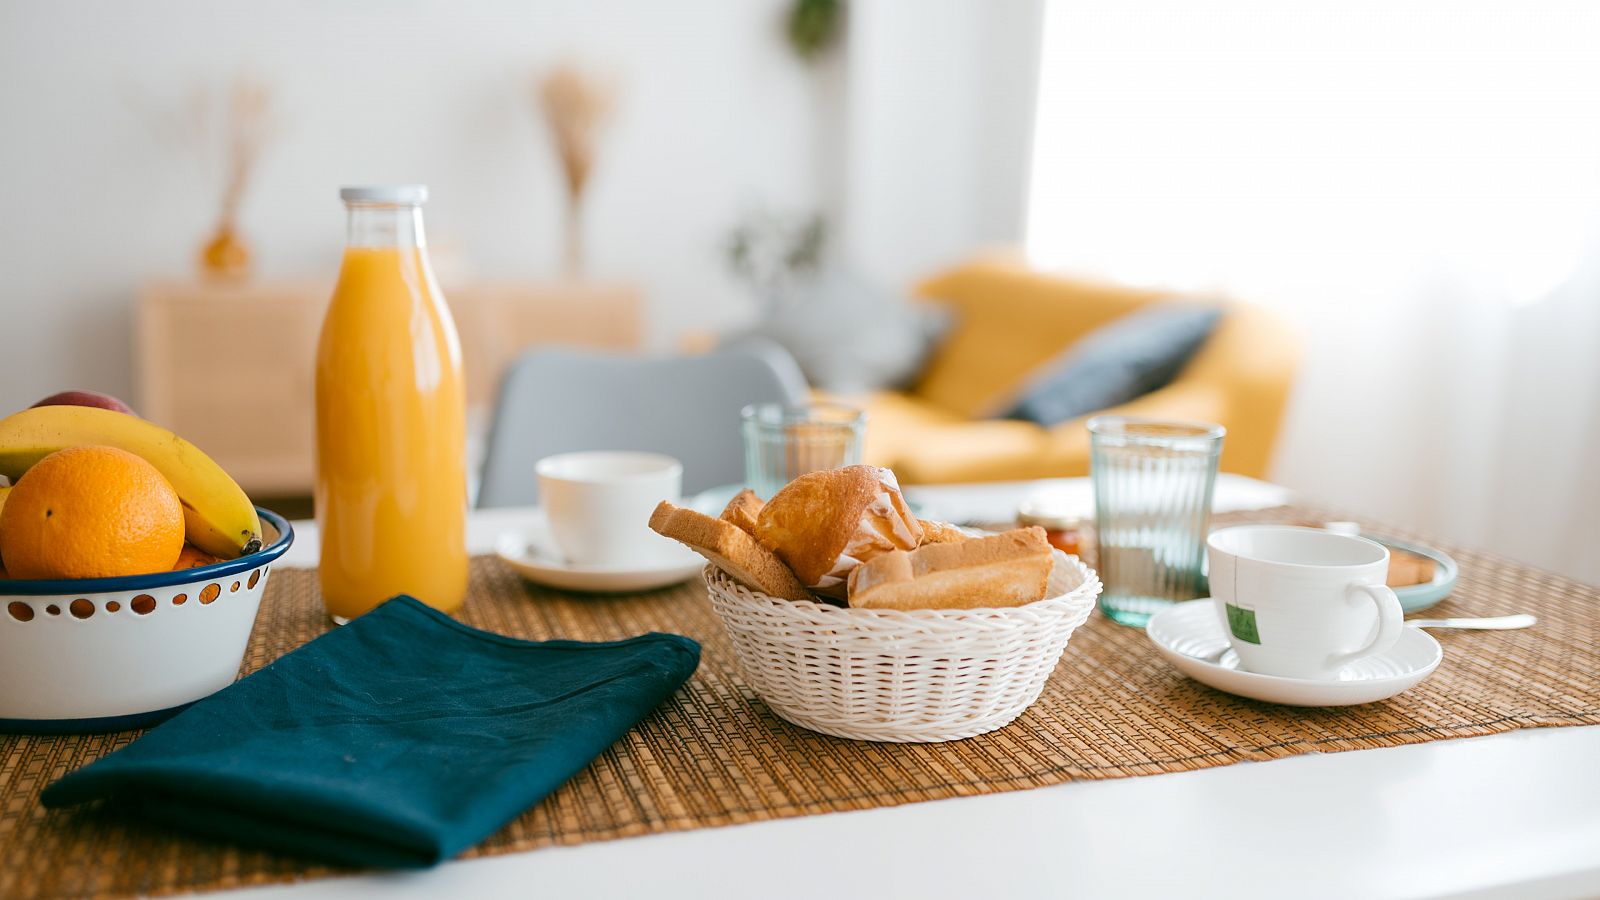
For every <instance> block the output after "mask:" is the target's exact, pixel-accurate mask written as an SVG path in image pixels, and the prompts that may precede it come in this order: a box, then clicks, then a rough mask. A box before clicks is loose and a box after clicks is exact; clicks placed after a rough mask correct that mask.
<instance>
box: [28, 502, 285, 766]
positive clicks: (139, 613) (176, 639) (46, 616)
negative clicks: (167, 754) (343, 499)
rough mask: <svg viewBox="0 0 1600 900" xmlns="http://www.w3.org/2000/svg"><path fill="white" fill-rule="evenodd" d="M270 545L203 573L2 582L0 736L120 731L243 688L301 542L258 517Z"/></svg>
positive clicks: (269, 516) (276, 521)
mask: <svg viewBox="0 0 1600 900" xmlns="http://www.w3.org/2000/svg"><path fill="white" fill-rule="evenodd" d="M256 512H257V513H258V514H259V515H260V516H261V527H262V531H263V532H264V535H263V537H264V540H265V544H266V546H265V547H264V548H263V549H261V550H260V551H258V552H255V553H252V554H250V555H248V556H242V557H240V558H238V559H233V560H228V561H226V562H219V563H212V564H211V565H209V566H201V567H199V568H195V569H183V570H180V571H176V572H157V573H155V574H152V575H132V576H128V577H125V578H93V579H82V580H76V581H25V580H0V731H6V732H29V733H35V734H41V733H61V732H84V731H120V730H122V729H126V728H138V727H142V726H145V725H149V724H152V723H154V722H158V721H160V720H162V719H165V718H167V717H168V716H171V715H173V714H174V713H176V712H178V711H179V710H180V709H182V708H183V707H184V706H187V705H188V704H190V703H193V702H194V701H196V700H199V699H200V698H202V697H205V696H207V695H209V694H213V693H216V692H217V691H219V690H221V689H223V688H225V687H227V686H228V685H230V684H232V683H233V680H234V678H235V677H236V676H237V675H238V674H239V663H240V661H241V660H243V659H244V650H245V644H246V643H247V642H248V641H249V640H250V629H251V627H252V626H254V624H255V621H256V610H257V609H258V608H259V607H260V606H261V595H262V593H263V592H264V591H265V590H266V587H267V575H268V573H269V571H270V569H271V564H272V563H273V562H274V561H276V560H277V559H278V557H280V556H282V555H283V554H284V551H286V550H288V549H289V545H290V544H291V543H293V542H294V530H293V529H292V528H290V527H289V523H288V522H287V521H285V520H284V518H283V517H282V516H280V515H278V514H276V513H272V512H268V511H267V510H264V509H260V508H257V510H256Z"/></svg>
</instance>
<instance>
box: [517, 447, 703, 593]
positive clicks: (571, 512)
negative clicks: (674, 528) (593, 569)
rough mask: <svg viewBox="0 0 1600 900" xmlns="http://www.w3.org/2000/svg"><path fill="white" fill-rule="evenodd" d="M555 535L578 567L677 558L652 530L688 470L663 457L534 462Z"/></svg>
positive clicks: (565, 457)
mask: <svg viewBox="0 0 1600 900" xmlns="http://www.w3.org/2000/svg"><path fill="white" fill-rule="evenodd" d="M534 472H535V473H536V474H537V475H538V476H539V499H540V502H541V503H542V504H543V506H544V511H545V515H546V517H547V518H548V519H549V521H550V533H551V534H552V535H553V536H554V537H555V541H556V545H557V546H558V547H560V548H561V553H562V555H564V556H565V557H566V558H567V562H569V563H571V564H572V565H575V566H604V567H624V566H634V567H638V566H644V565H650V564H653V563H655V562H658V561H660V560H661V559H662V558H663V557H665V556H668V555H670V554H671V553H672V550H673V544H672V542H671V541H669V540H667V539H666V538H664V537H662V536H661V535H659V534H656V533H655V532H653V531H651V530H650V524H649V523H650V514H651V513H652V512H654V511H655V508H656V504H657V503H660V502H661V501H662V500H670V501H672V502H673V503H677V502H678V500H679V499H680V497H681V496H682V492H683V464H682V463H680V462H678V461H677V460H676V459H673V458H672V457H670V456H664V455H662V454H660V453H636V452H632V451H622V450H585V451H582V452H578V453H561V454H557V455H556V456H547V457H545V458H544V459H541V460H539V461H538V462H537V463H535V464H534Z"/></svg>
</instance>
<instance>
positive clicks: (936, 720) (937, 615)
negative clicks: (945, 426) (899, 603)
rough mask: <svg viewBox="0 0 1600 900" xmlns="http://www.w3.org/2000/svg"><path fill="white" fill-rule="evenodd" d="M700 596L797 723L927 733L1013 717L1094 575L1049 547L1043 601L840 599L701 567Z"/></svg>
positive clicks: (969, 731) (876, 736)
mask: <svg viewBox="0 0 1600 900" xmlns="http://www.w3.org/2000/svg"><path fill="white" fill-rule="evenodd" d="M705 579H706V586H707V588H708V589H709V591H708V593H709V594H710V597H711V605H712V606H713V607H714V608H715V609H716V611H717V615H718V616H719V617H721V619H722V624H723V626H724V627H726V628H727V631H728V637H729V638H730V639H731V640H732V642H733V649H734V653H735V654H736V655H737V656H738V659H739V667H740V669H742V670H743V672H744V676H745V680H746V681H747V682H749V684H750V687H751V688H753V689H754V690H755V692H756V693H757V694H758V695H759V696H760V697H761V699H762V700H763V701H765V702H766V704H767V706H768V707H769V708H770V709H771V710H772V711H773V712H774V713H776V714H777V715H779V716H781V717H782V718H784V719H786V720H788V721H790V722H793V723H794V724H796V725H799V726H801V727H802V728H809V729H811V730H812V731H820V732H822V733H823V734H831V735H834V736H835V737H842V738H854V739H857V740H867V741H896V742H910V743H928V742H934V741H953V740H958V739H960V738H968V737H973V736H974V735H979V734H983V733H985V732H989V731H993V730H995V729H996V728H1000V727H1003V726H1005V725H1007V724H1009V723H1010V722H1011V721H1012V720H1013V719H1015V718H1016V717H1017V716H1020V715H1022V713H1023V711H1024V710H1026V709H1027V708H1028V707H1029V706H1030V705H1032V704H1033V701H1035V700H1037V699H1038V698H1039V694H1040V692H1041V691H1043V690H1044V684H1045V681H1046V680H1048V679H1049V677H1050V673H1051V672H1052V671H1054V669H1055V667H1056V662H1057V661H1058V660H1059V659H1060V658H1061V653H1062V651H1064V650H1065V649H1066V647H1067V640H1068V638H1070V637H1071V636H1072V632H1073V630H1074V629H1076V628H1077V627H1078V626H1079V625H1082V624H1083V622H1084V620H1085V619H1087V618H1088V617H1089V613H1090V612H1091V611H1092V610H1093V609H1094V605H1095V598H1096V597H1098V596H1099V594H1100V579H1099V577H1098V576H1096V575H1095V572H1094V570H1093V569H1090V568H1089V567H1088V566H1085V565H1084V564H1083V563H1082V562H1080V561H1079V560H1078V558H1077V557H1075V556H1068V555H1066V554H1065V553H1062V552H1061V551H1059V550H1057V551H1055V556H1054V566H1053V568H1052V570H1051V573H1050V589H1049V592H1048V595H1047V597H1046V598H1045V599H1043V600H1040V601H1038V602H1036V603H1030V604H1028V605H1026V606H1019V607H1013V608H1002V609H928V610H904V611H903V610H884V609H841V608H838V607H834V606H827V605H825V604H822V603H809V602H799V603H797V602H795V601H792V600H785V599H782V598H780V597H773V596H771V595H769V594H765V593H762V592H760V591H755V590H751V589H750V588H747V587H745V586H744V585H742V584H739V583H738V582H736V581H734V580H733V579H732V578H730V577H728V575H727V574H726V573H724V572H723V571H722V570H721V569H719V568H717V567H716V566H714V565H708V566H706V569H705Z"/></svg>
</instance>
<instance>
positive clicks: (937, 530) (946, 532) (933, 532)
mask: <svg viewBox="0 0 1600 900" xmlns="http://www.w3.org/2000/svg"><path fill="white" fill-rule="evenodd" d="M970 540H972V535H970V534H967V533H966V532H965V531H962V530H961V529H959V528H957V527H956V526H954V525H951V524H950V523H949V522H935V521H933V520H931V519H923V520H922V543H923V544H956V543H960V542H961V541H970ZM919 546H920V545H919Z"/></svg>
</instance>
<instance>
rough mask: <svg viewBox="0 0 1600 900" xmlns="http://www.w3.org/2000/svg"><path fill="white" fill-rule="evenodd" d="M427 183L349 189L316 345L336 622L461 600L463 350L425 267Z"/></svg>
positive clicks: (320, 474)
mask: <svg viewBox="0 0 1600 900" xmlns="http://www.w3.org/2000/svg"><path fill="white" fill-rule="evenodd" d="M427 195H428V189H427V188H426V187H424V186H422V185H401V186H393V187H361V188H345V189H343V190H341V191H340V192H339V197H340V199H342V200H343V201H344V203H345V206H346V208H347V209H348V212H349V231H348V235H347V238H346V244H345V251H344V263H343V265H342V266H341V268H340V270H339V281H338V284H337V285H336V286H335V287H334V290H333V300H332V302H331V303H330V304H329V306H328V313H327V317H326V318H325V319H324V320H323V323H322V336H321V339H320V340H319V341H318V342H317V384H316V397H317V401H316V402H317V477H316V514H317V524H318V526H319V528H320V530H321V532H322V565H321V569H320V576H321V584H322V596H323V601H324V603H325V604H326V605H327V608H328V612H329V614H330V615H332V616H333V617H334V620H335V621H338V622H344V621H348V620H349V619H352V618H355V617H356V616H359V615H361V614H362V613H364V612H366V611H368V610H370V609H372V608H373V607H375V606H377V605H378V604H380V603H382V602H383V601H385V600H387V599H389V598H390V597H393V596H394V595H396V594H410V595H411V596H413V597H415V598H417V599H418V600H421V601H422V602H423V603H426V604H428V605H429V606H432V607H434V608H436V609H440V610H443V611H445V612H454V611H455V610H457V609H459V608H460V607H461V603H462V600H463V599H464V598H465V597H466V591H467V551H466V514H467V480H466V479H467V472H466V450H465V444H466V408H465V407H466V394H465V387H464V384H463V382H462V378H461V346H460V343H459V341H458V339H457V337H456V328H455V323H454V322H453V321H452V320H451V318H450V310H449V309H448V308H447V307H446V306H445V301H444V295H443V294H441V293H440V292H439V286H438V284H437V283H435V281H434V278H433V270H432V268H431V267H430V266H429V264H428V253H427V245H426V242H425V240H424V238H423V231H422V208H421V206H422V203H423V202H424V201H426V200H427Z"/></svg>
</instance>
